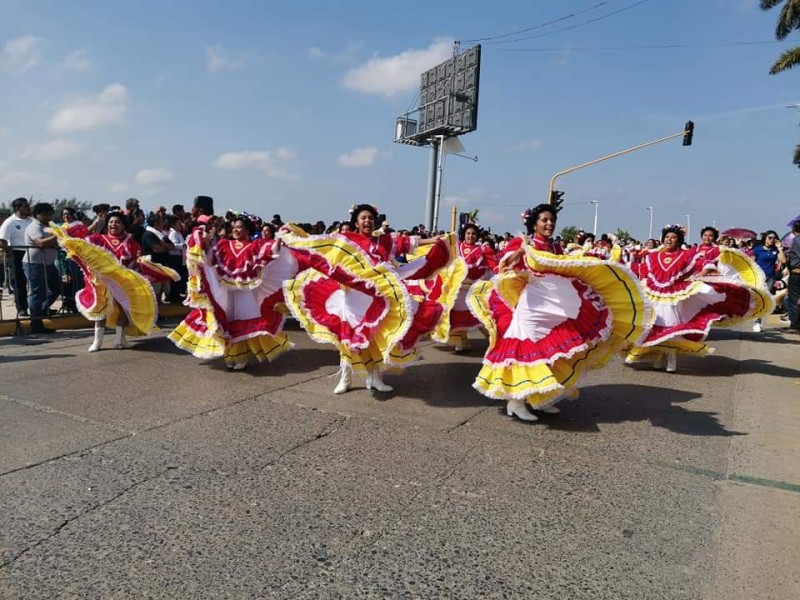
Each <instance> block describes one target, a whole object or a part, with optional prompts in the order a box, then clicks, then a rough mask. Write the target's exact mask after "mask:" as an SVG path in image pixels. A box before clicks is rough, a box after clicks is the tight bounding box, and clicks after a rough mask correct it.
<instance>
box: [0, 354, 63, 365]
mask: <svg viewBox="0 0 800 600" xmlns="http://www.w3.org/2000/svg"><path fill="white" fill-rule="evenodd" d="M73 356H74V355H73V354H17V355H15V356H0V365H2V364H5V363H12V362H21V361H24V360H47V359H50V358H73Z"/></svg>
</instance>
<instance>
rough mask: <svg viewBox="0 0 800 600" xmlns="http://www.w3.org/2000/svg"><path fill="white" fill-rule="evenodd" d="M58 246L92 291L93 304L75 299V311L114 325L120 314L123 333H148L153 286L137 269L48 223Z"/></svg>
mask: <svg viewBox="0 0 800 600" xmlns="http://www.w3.org/2000/svg"><path fill="white" fill-rule="evenodd" d="M50 227H51V229H52V231H53V233H54V234H55V236H56V238H57V239H58V243H59V245H60V246H61V247H62V248H63V249H64V251H65V252H66V253H67V257H68V258H74V259H76V261H77V262H78V263H79V264H80V265H81V267H82V268H83V270H84V274H85V276H86V277H85V285H86V286H87V287H91V288H92V290H93V291H94V297H95V301H94V303H93V305H92V306H85V305H83V304H82V303H81V302H77V303H76V304H77V306H78V310H80V312H81V314H83V316H84V317H86V318H87V319H89V320H90V321H100V320H102V319H106V320H107V324H108V325H109V326H111V327H114V326H116V325H117V323H118V322H119V321H120V317H121V315H122V313H124V314H125V317H126V320H127V323H126V324H125V333H126V334H127V335H131V336H137V335H149V334H150V333H151V332H152V331H153V330H154V329H155V326H156V319H157V318H158V308H157V304H156V297H155V293H154V292H153V286H152V285H150V282H149V281H147V279H145V278H144V277H142V276H141V275H140V274H139V273H137V272H136V271H132V270H131V269H128V268H126V267H123V266H122V265H120V264H119V261H118V260H117V258H116V257H115V256H114V254H113V253H111V252H109V251H108V250H106V249H105V248H100V247H99V246H95V245H94V244H91V243H89V242H88V241H86V240H84V239H81V238H74V237H70V236H69V234H68V233H67V232H66V230H65V229H64V228H63V227H60V226H58V225H55V224H53V223H51V224H50Z"/></svg>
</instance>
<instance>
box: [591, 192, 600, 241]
mask: <svg viewBox="0 0 800 600" xmlns="http://www.w3.org/2000/svg"><path fill="white" fill-rule="evenodd" d="M589 204H594V229H592V235H594V236H595V237H597V211H598V209H599V208H600V201H599V200H592V201H591V202H589Z"/></svg>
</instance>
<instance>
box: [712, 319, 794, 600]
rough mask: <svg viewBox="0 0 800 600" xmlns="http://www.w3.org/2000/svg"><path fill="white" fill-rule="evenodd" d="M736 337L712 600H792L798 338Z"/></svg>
mask: <svg viewBox="0 0 800 600" xmlns="http://www.w3.org/2000/svg"><path fill="white" fill-rule="evenodd" d="M784 326H785V323H780V322H779V321H778V318H777V316H775V315H772V316H771V317H770V318H769V319H768V320H767V322H766V326H765V329H764V332H763V333H761V334H757V333H749V332H747V333H744V334H742V335H743V338H744V339H745V340H747V341H748V342H752V343H742V344H740V355H739V357H738V358H739V362H740V372H739V374H738V375H737V376H736V377H737V382H736V393H735V398H734V415H733V422H732V425H731V427H732V429H734V430H737V431H742V432H746V433H747V435H743V436H737V437H733V438H731V445H730V450H729V455H728V469H727V471H726V473H725V480H723V481H721V482H720V486H721V487H722V491H721V506H720V510H721V513H722V521H721V524H720V529H719V532H718V536H717V539H718V557H719V558H718V567H717V579H716V584H715V589H714V590H713V591H712V593H711V594H710V595H709V598H710V599H713V600H749V599H751V598H759V599H764V600H767V599H776V600H777V599H786V600H789V599H791V598H800V560H798V552H800V372H799V371H800V335H798V334H793V333H785V332H782V331H781V329H782V328H783V327H784Z"/></svg>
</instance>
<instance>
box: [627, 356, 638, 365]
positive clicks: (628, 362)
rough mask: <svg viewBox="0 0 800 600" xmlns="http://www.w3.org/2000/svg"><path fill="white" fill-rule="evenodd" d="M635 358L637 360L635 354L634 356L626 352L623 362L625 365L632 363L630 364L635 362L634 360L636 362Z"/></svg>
mask: <svg viewBox="0 0 800 600" xmlns="http://www.w3.org/2000/svg"><path fill="white" fill-rule="evenodd" d="M637 360H638V359H637V358H636V356H634V355H633V354H628V355H627V356H626V357H625V364H626V365H632V364H634V363H636V362H637Z"/></svg>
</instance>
